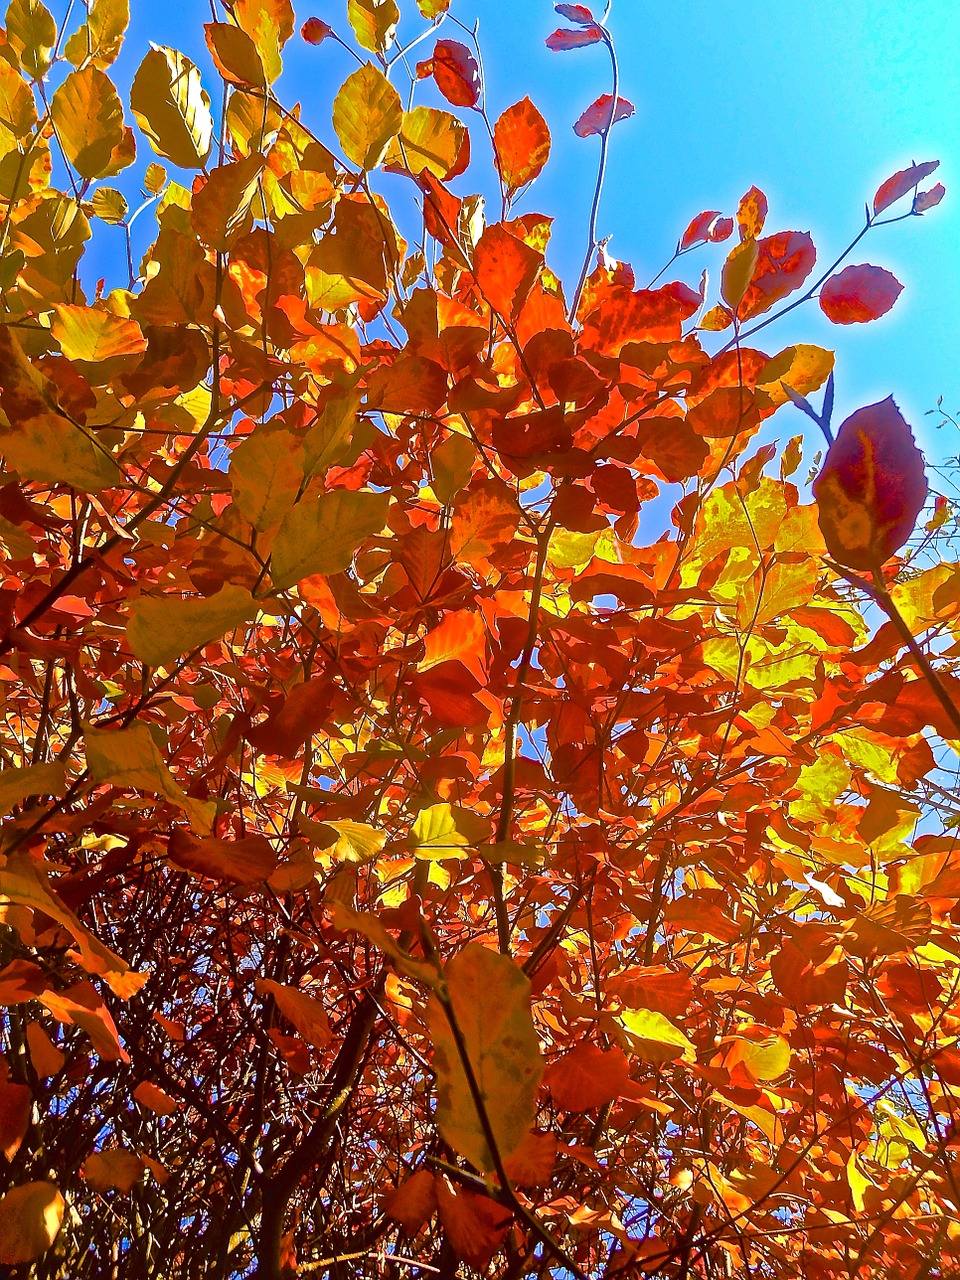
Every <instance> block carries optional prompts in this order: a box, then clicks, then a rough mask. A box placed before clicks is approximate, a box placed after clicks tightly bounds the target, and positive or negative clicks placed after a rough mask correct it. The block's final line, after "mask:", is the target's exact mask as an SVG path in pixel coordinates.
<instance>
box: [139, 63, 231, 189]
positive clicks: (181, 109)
mask: <svg viewBox="0 0 960 1280" xmlns="http://www.w3.org/2000/svg"><path fill="white" fill-rule="evenodd" d="M130 108H131V110H132V111H133V114H134V115H135V116H136V118H137V124H139V126H140V128H141V129H142V130H143V132H144V133H145V134H146V135H147V138H148V139H149V142H150V145H151V146H152V147H153V149H154V151H155V152H156V153H157V155H158V156H163V157H164V158H165V159H167V160H171V161H172V162H173V163H174V164H176V165H179V166H180V168H181V169H202V168H203V166H204V165H205V164H206V162H207V157H208V156H209V154H210V147H211V145H212V143H213V117H212V115H211V114H210V98H209V96H208V95H207V92H206V90H205V89H204V87H203V85H202V84H201V82H200V72H199V71H198V70H197V68H196V67H195V66H194V65H193V63H192V62H191V61H190V59H189V58H185V57H184V56H183V54H182V53H178V52H177V50H176V49H168V48H166V46H164V45H152V46H151V48H150V52H149V53H148V54H147V56H146V57H145V58H144V60H143V61H142V62H141V63H140V67H139V69H138V70H137V74H136V75H135V76H134V79H133V86H132V87H131V89H130Z"/></svg>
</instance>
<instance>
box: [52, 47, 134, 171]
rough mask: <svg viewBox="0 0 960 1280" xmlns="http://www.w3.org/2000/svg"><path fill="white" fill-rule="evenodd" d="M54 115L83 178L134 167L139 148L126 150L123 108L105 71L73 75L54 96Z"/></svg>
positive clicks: (65, 147) (68, 154)
mask: <svg viewBox="0 0 960 1280" xmlns="http://www.w3.org/2000/svg"><path fill="white" fill-rule="evenodd" d="M50 115H51V117H52V119H53V123H54V127H55V128H56V130H57V137H58V138H59V139H60V145H61V146H62V147H63V150H64V154H65V155H66V157H67V159H68V160H69V161H70V163H71V164H72V165H73V167H74V168H75V169H76V170H77V172H78V173H79V174H80V176H81V177H82V178H105V177H109V176H112V175H113V174H115V173H119V172H120V170H121V169H124V168H126V166H127V165H129V164H132V163H133V161H134V158H135V156H136V150H135V148H133V147H127V148H125V147H124V139H125V136H126V131H125V128H124V124H123V104H122V103H121V102H120V95H119V94H118V93H117V91H116V89H115V88H114V87H113V82H112V81H111V80H110V77H109V76H108V75H106V74H105V73H104V72H103V71H98V70H97V68H96V67H94V66H88V67H84V68H83V70H82V71H71V72H70V74H69V75H68V76H67V78H66V80H64V82H63V84H62V85H61V86H60V87H59V89H57V91H56V93H55V94H54V95H53V102H52V103H51V104H50Z"/></svg>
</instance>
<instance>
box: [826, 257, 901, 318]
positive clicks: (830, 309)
mask: <svg viewBox="0 0 960 1280" xmlns="http://www.w3.org/2000/svg"><path fill="white" fill-rule="evenodd" d="M902 292H903V285H902V284H901V283H900V281H899V280H898V279H897V278H896V276H895V275H893V274H892V273H891V272H889V271H885V270H884V269H883V267H870V266H860V267H844V269H843V270H842V271H840V272H838V273H837V274H836V275H835V276H831V277H830V279H829V280H827V282H826V283H825V284H824V285H823V287H822V289H821V290H820V309H821V311H822V312H823V314H824V315H825V316H826V317H827V319H828V320H832V321H833V323H834V324H864V323H866V322H867V321H868V320H877V319H879V318H880V316H885V315H886V314H887V312H888V311H889V310H890V308H891V307H892V306H893V304H894V303H895V302H896V300H897V298H899V297H900V294H901V293H902Z"/></svg>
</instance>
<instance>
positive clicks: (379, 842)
mask: <svg viewBox="0 0 960 1280" xmlns="http://www.w3.org/2000/svg"><path fill="white" fill-rule="evenodd" d="M323 826H325V827H330V828H331V830H333V831H335V832H336V834H337V840H336V843H335V844H333V845H331V847H330V849H329V852H330V853H331V855H332V856H333V857H334V858H335V859H336V860H337V862H369V861H370V859H371V858H375V857H376V856H377V854H378V853H379V852H380V850H381V849H382V848H383V846H384V845H385V844H386V843H387V837H386V833H385V832H383V831H378V830H377V829H376V827H371V826H369V825H368V824H367V823H366V822H353V821H352V820H351V819H350V818H341V819H338V820H337V821H336V822H324V823H323Z"/></svg>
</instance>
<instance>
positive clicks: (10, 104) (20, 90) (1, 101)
mask: <svg viewBox="0 0 960 1280" xmlns="http://www.w3.org/2000/svg"><path fill="white" fill-rule="evenodd" d="M36 123H37V103H36V100H35V98H34V96H33V91H32V90H31V88H30V86H29V85H28V84H27V82H26V81H25V80H24V78H23V76H22V75H21V74H20V72H19V71H17V70H16V68H15V67H11V65H10V63H9V62H5V61H4V60H3V59H2V58H0V138H2V139H3V140H4V142H6V138H10V139H12V140H13V141H14V142H15V141H18V140H19V139H20V138H25V137H26V136H27V134H28V133H29V132H30V130H31V129H32V128H33V126H34V125H35V124H36ZM3 149H4V151H6V150H7V147H6V146H4V148H3ZM11 149H12V146H11Z"/></svg>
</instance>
